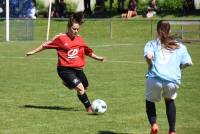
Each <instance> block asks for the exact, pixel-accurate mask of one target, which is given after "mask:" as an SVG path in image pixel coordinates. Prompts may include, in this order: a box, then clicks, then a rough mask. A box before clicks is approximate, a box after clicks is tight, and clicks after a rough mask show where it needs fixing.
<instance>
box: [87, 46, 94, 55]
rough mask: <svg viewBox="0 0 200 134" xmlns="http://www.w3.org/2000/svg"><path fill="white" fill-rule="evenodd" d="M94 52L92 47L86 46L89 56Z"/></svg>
mask: <svg viewBox="0 0 200 134" xmlns="http://www.w3.org/2000/svg"><path fill="white" fill-rule="evenodd" d="M92 53H93V50H92V48H89V47H88V46H86V47H85V54H86V55H88V56H91V55H92Z"/></svg>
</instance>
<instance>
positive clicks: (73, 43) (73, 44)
mask: <svg viewBox="0 0 200 134" xmlns="http://www.w3.org/2000/svg"><path fill="white" fill-rule="evenodd" d="M43 47H44V48H46V49H56V50H57V55H58V64H57V65H58V66H63V67H73V68H80V69H82V68H83V67H84V65H85V55H88V56H90V55H92V53H93V50H92V49H91V48H89V47H88V46H87V44H86V43H85V42H84V41H83V39H82V38H81V36H76V37H75V38H74V39H73V40H72V39H70V38H69V37H68V35H67V34H59V35H56V36H55V37H54V38H53V40H51V41H48V42H45V43H44V44H43Z"/></svg>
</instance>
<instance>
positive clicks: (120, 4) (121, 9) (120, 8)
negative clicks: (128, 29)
mask: <svg viewBox="0 0 200 134" xmlns="http://www.w3.org/2000/svg"><path fill="white" fill-rule="evenodd" d="M125 1H126V0H118V1H117V5H118V12H120V13H122V12H124V3H125Z"/></svg>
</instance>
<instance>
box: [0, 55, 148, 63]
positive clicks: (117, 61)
mask: <svg viewBox="0 0 200 134" xmlns="http://www.w3.org/2000/svg"><path fill="white" fill-rule="evenodd" d="M28 58H29V57H22V56H21V57H20V56H18V57H8V56H0V59H28ZM30 59H31V60H52V61H55V60H57V58H36V57H32V58H30ZM106 62H108V63H132V64H144V63H145V62H142V61H119V60H108V61H106Z"/></svg>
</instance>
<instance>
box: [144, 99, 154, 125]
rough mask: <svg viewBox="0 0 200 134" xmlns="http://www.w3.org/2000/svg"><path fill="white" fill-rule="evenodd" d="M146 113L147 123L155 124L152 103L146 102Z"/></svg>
mask: <svg viewBox="0 0 200 134" xmlns="http://www.w3.org/2000/svg"><path fill="white" fill-rule="evenodd" d="M146 113H147V116H148V119H149V123H150V124H151V125H152V124H154V123H156V107H155V103H154V102H150V101H148V100H146Z"/></svg>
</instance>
